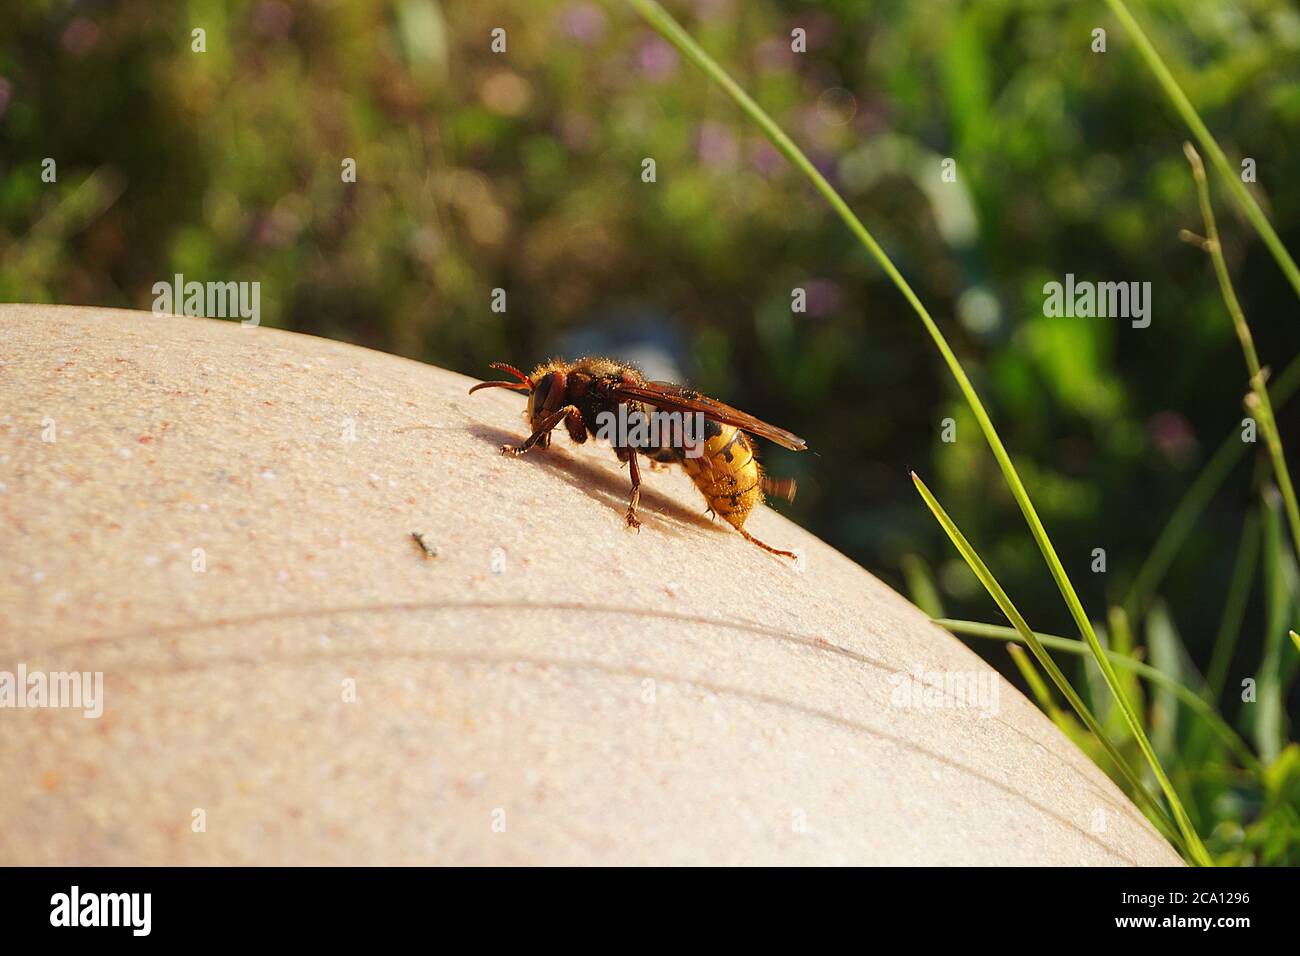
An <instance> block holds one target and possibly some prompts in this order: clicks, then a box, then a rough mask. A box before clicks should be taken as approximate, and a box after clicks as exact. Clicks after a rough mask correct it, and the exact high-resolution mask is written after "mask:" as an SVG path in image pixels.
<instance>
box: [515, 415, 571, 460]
mask: <svg viewBox="0 0 1300 956" xmlns="http://www.w3.org/2000/svg"><path fill="white" fill-rule="evenodd" d="M571 412H572V413H574V414H577V415H581V414H582V413H581V412H580V411H579V410H578V407H577V406H576V405H565V406H564V407H563V408H561V409H560V410H559V411H557V412H552V413H551V414H550V415H547V416H546V418H544V419H543V420H542V423H541V424H540V425H538V426H537V430H536V431H535V432H533V433H532V434H531V435H529V436H528V437H527V438H526V439H524V442H523V444H521V445H502V446H501V454H503V455H522V454H524V452H526V451H528V449H530V448H532V447H533V446H534V445H536V444H537V443H538V442H540V441H541V440H542V439H543V438H546V437H547V436H548V435H550V434H551V430H552V429H554V428H555V426H556V425H558V424H560V422H562V421H564V417H565V416H566V415H568V414H570V413H571Z"/></svg>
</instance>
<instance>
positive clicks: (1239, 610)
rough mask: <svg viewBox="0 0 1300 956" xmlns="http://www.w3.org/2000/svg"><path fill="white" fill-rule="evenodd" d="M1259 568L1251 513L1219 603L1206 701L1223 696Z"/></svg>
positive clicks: (1256, 521)
mask: <svg viewBox="0 0 1300 956" xmlns="http://www.w3.org/2000/svg"><path fill="white" fill-rule="evenodd" d="M1258 565H1259V516H1258V515H1257V514H1256V513H1255V512H1254V511H1248V512H1247V513H1246V523H1245V524H1244V525H1243V526H1242V529H1241V542H1240V544H1238V545H1237V558H1236V560H1235V561H1234V562H1233V567H1232V579H1231V580H1230V581H1229V582H1228V594H1227V597H1226V598H1224V601H1223V616H1222V617H1221V618H1220V619H1219V633H1218V635H1217V636H1216V637H1215V639H1214V651H1213V652H1212V653H1211V655H1210V666H1209V669H1208V670H1207V671H1206V672H1205V684H1206V688H1207V694H1208V696H1209V698H1210V700H1211V701H1212V702H1213V701H1217V700H1218V699H1219V697H1220V696H1222V694H1223V685H1224V682H1225V681H1226V680H1227V679H1228V667H1229V666H1230V665H1231V664H1232V653H1233V651H1234V650H1236V647H1237V639H1238V637H1239V636H1240V635H1241V624H1242V621H1244V620H1245V617H1246V602H1247V601H1249V600H1250V586H1251V582H1252V581H1254V579H1255V569H1256V567H1258Z"/></svg>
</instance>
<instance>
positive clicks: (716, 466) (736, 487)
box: [681, 421, 763, 528]
mask: <svg viewBox="0 0 1300 956" xmlns="http://www.w3.org/2000/svg"><path fill="white" fill-rule="evenodd" d="M715 429H716V432H715ZM705 436H706V440H705V443H704V453H703V454H702V455H700V456H699V457H698V458H688V457H686V456H683V457H682V458H681V464H682V467H683V468H685V469H686V473H687V474H688V475H690V476H691V481H693V482H695V487H696V488H699V489H700V493H701V494H703V495H704V497H705V499H706V500H707V501H708V502H709V508H711V509H712V510H713V511H714V512H716V513H717V514H718V515H721V516H722V517H723V518H725V519H726V520H727V522H728V523H729V524H730V525H731V526H732V527H733V528H741V527H743V526H744V524H745V519H746V518H748V517H749V513H750V512H751V511H753V510H754V508H755V507H756V506H758V505H759V504H761V503H762V501H763V489H762V481H761V479H762V472H761V471H760V470H759V467H758V462H757V461H756V460H755V458H754V448H753V446H752V445H751V444H750V442H749V438H748V437H747V436H746V435H745V433H744V432H742V431H741V430H740V429H738V428H733V427H732V426H730V425H721V424H719V423H717V422H714V421H709V422H708V423H707V427H706V429H705Z"/></svg>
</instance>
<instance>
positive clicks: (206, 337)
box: [0, 306, 1177, 864]
mask: <svg viewBox="0 0 1300 956" xmlns="http://www.w3.org/2000/svg"><path fill="white" fill-rule="evenodd" d="M0 334H2V335H3V346H2V348H0V532H2V534H3V544H2V545H0V609H2V612H3V615H2V619H0V671H5V670H7V671H10V672H14V673H16V670H17V668H18V666H19V665H20V664H24V665H25V666H26V667H27V668H28V670H29V671H36V670H42V671H56V670H61V671H102V672H103V674H104V713H103V716H102V717H100V718H98V719H88V718H86V717H84V716H82V714H81V712H80V711H73V710H67V709H3V710H0V781H3V782H4V783H3V786H0V862H2V863H9V864H13V863H78V864H108V863H125V864H136V863H141V864H152V863H185V864H190V863H376V864H378V863H597V862H599V863H651V862H654V863H905V864H912V863H914V864H1124V863H1130V864H1172V863H1176V862H1177V857H1176V856H1175V854H1174V853H1173V852H1172V850H1170V848H1169V847H1168V846H1167V845H1166V844H1165V843H1164V841H1162V840H1161V839H1160V838H1159V836H1158V835H1156V834H1155V833H1154V831H1153V830H1152V829H1151V828H1150V827H1149V826H1148V825H1147V824H1146V823H1145V821H1143V820H1142V819H1141V818H1140V816H1139V814H1138V813H1137V811H1136V810H1135V809H1134V808H1133V807H1132V806H1131V805H1130V804H1129V803H1128V802H1127V800H1126V799H1125V798H1124V797H1123V796H1122V795H1121V794H1120V793H1119V792H1118V791H1117V790H1116V788H1115V787H1114V786H1112V785H1111V783H1110V782H1109V781H1108V780H1106V779H1105V777H1104V776H1103V775H1102V774H1101V773H1100V772H1099V771H1098V770H1097V769H1096V768H1095V767H1094V766H1093V765H1092V764H1091V763H1090V762H1089V761H1088V760H1087V759H1086V758H1085V757H1084V756H1083V755H1082V754H1080V753H1079V752H1078V751H1076V750H1075V749H1074V748H1073V747H1072V746H1071V745H1070V744H1069V743H1068V742H1067V741H1066V740H1065V739H1064V738H1063V737H1062V736H1061V735H1060V734H1059V733H1058V732H1057V731H1056V730H1055V728H1053V727H1052V726H1051V725H1050V723H1049V722H1048V721H1047V720H1046V719H1045V718H1044V717H1042V716H1041V715H1040V714H1039V712H1038V711H1037V710H1036V709H1035V708H1034V707H1033V706H1032V705H1030V704H1029V703H1028V702H1027V701H1026V700H1025V699H1024V698H1023V697H1022V696H1021V695H1020V694H1019V693H1017V692H1016V691H1015V690H1013V689H1012V688H1011V687H1010V686H1009V685H1006V684H1004V683H1001V682H999V683H998V684H997V685H996V686H997V687H998V697H997V706H996V708H988V709H987V710H988V711H989V712H988V713H987V714H986V713H985V712H982V711H979V710H974V709H971V708H962V707H955V706H903V704H902V703H901V702H900V700H899V697H898V691H899V687H900V675H906V674H911V673H914V672H916V671H917V669H918V668H919V669H920V670H921V671H923V672H944V673H951V672H959V673H964V672H981V673H987V672H989V668H987V666H986V665H984V664H983V663H981V662H980V660H979V659H978V658H977V657H976V655H974V654H973V653H971V652H970V651H968V650H967V649H965V648H964V647H963V646H962V645H961V644H960V643H959V642H958V641H957V640H955V639H954V638H952V637H950V636H948V635H947V634H946V633H945V632H943V631H941V630H939V629H938V628H936V627H934V626H932V625H930V624H929V623H928V622H927V621H926V619H925V618H924V616H923V615H922V614H921V613H920V612H919V611H917V610H916V609H914V608H913V607H912V606H911V605H909V604H908V603H907V602H906V601H904V600H903V599H902V598H900V597H899V596H898V595H896V594H895V593H894V592H892V591H891V590H889V589H888V588H887V587H885V586H884V585H883V584H881V583H880V582H878V581H877V580H876V579H875V578H873V577H871V576H870V575H869V574H867V573H866V572H864V571H863V570H862V569H861V568H859V567H858V566H857V565H855V564H853V563H852V562H850V561H849V560H847V559H846V558H844V557H843V556H841V555H839V554H838V553H836V552H834V551H833V550H831V549H830V548H828V547H826V546H825V545H823V544H821V543H820V542H818V541H817V540H816V539H815V538H813V537H811V536H809V535H808V534H807V533H805V532H803V531H802V530H800V529H799V528H797V527H796V526H794V525H792V524H791V523H789V522H788V521H786V520H785V519H783V518H781V517H779V516H777V515H776V514H774V513H773V512H771V511H767V510H763V511H761V512H759V513H757V514H756V515H755V516H754V517H753V519H752V521H751V525H750V527H751V528H752V529H753V530H754V531H755V532H756V533H757V534H758V535H759V536H760V537H763V538H765V539H767V540H769V541H771V542H772V543H774V544H777V545H780V546H797V547H801V548H803V549H805V551H806V555H807V563H806V569H805V570H804V571H803V573H799V572H798V571H796V570H795V569H793V568H792V567H790V566H789V564H788V563H787V562H784V561H783V560H781V559H778V558H773V557H771V556H769V555H766V554H764V553H762V552H760V551H759V550H758V549H756V548H754V547H753V546H751V545H749V544H747V543H746V542H744V541H743V540H742V539H741V538H740V537H739V536H737V535H735V534H734V533H730V532H729V531H727V530H724V529H723V527H722V526H721V525H711V524H710V523H709V521H708V520H707V519H706V518H705V517H704V516H703V515H702V513H701V512H702V501H701V500H700V499H699V497H698V495H697V494H696V492H695V491H694V489H693V488H692V487H691V486H690V484H689V483H688V482H687V481H686V479H685V478H684V476H682V475H680V474H678V473H677V472H675V471H674V472H654V473H650V472H647V475H646V480H647V483H648V485H647V491H646V494H645V495H644V498H643V501H642V519H643V520H644V522H645V526H644V528H643V529H642V532H641V533H640V534H639V535H638V534H632V533H629V532H627V531H626V530H625V529H624V527H623V522H622V512H623V508H624V506H625V496H626V476H625V474H624V473H623V472H620V471H619V469H618V466H617V463H616V462H615V461H614V459H613V456H612V455H611V454H610V453H609V451H608V449H601V448H597V447H592V446H587V447H582V448H578V447H575V446H573V445H572V444H571V443H569V442H568V440H567V438H565V437H559V438H557V440H556V442H555V445H554V446H553V447H552V449H551V450H550V451H549V452H543V453H541V454H535V455H530V456H528V457H526V458H522V459H517V460H515V459H506V458H503V457H501V455H500V454H499V453H498V446H499V445H500V444H501V443H502V442H503V441H510V440H516V439H517V438H519V437H520V436H522V435H523V433H524V432H523V428H524V424H523V420H522V417H521V411H522V401H521V399H520V398H519V396H517V395H513V394H509V393H505V392H497V391H490V392H486V393H480V394H479V395H476V396H474V397H473V398H470V397H469V396H467V395H466V394H465V392H466V388H467V387H468V385H469V384H471V381H470V380H469V379H466V378H464V377H462V376H459V375H455V374H452V373H449V372H445V371H442V370H439V369H436V368H431V367H429V366H425V365H420V364H417V363H415V362H410V361H406V360H403V359H399V358H394V357H392V356H389V355H383V354H380V353H376V352H369V351H366V350H364V349H359V348H354V347H351V346H347V345H342V344H339V343H335V342H330V341H325V340H322V339H315V338H309V337H305V336H297V335H292V334H289V333H285V332H279V331H274V330H268V329H258V328H242V327H241V326H239V325H238V324H235V323H221V322H214V321H206V320H198V319H183V318H175V317H160V316H154V315H149V314H145V313H134V312H122V311H114V310H105V309H69V308H49V307H30V306H0ZM501 358H502V359H503V360H513V361H515V362H517V363H519V364H528V363H529V359H530V357H529V356H524V355H510V356H501ZM51 425H52V426H53V428H52V430H51V428H50V426H51ZM50 437H53V438H54V440H53V441H46V440H43V438H50ZM349 439H352V440H349ZM412 530H419V531H422V532H423V533H424V534H425V535H426V537H427V540H428V541H429V542H430V543H432V544H434V545H436V546H437V548H438V550H439V554H438V556H437V557H436V558H432V559H426V558H424V557H423V556H422V555H421V554H420V553H419V551H418V549H417V548H416V547H415V545H414V543H413V542H412V541H411V539H410V537H409V533H410V532H411V531H412ZM195 549H201V550H202V558H203V561H204V562H205V564H206V570H204V571H201V572H200V571H196V570H194V567H195V560H196V559H195ZM494 549H500V550H499V551H494ZM348 681H354V682H355V688H356V692H355V698H356V699H355V701H349V700H346V699H345V697H346V696H347V695H346V694H345V686H346V684H345V682H348ZM950 703H951V701H950ZM195 810H202V811H203V819H204V821H205V824H206V828H205V829H204V830H203V831H202V832H195V828H194V826H193V825H192V821H193V820H194V818H195V817H194V811H195Z"/></svg>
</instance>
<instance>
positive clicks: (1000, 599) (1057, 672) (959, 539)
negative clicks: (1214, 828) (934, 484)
mask: <svg viewBox="0 0 1300 956" xmlns="http://www.w3.org/2000/svg"><path fill="white" fill-rule="evenodd" d="M912 481H913V483H914V484H915V485H916V489H917V491H919V492H920V494H921V497H922V498H923V499H924V500H925V503H926V505H927V506H928V507H929V509H930V511H931V512H932V513H933V514H934V516H935V518H936V519H937V520H938V522H939V524H940V525H941V526H942V527H943V530H944V531H945V532H947V534H948V537H949V538H950V539H951V540H952V543H953V544H954V545H955V546H956V548H957V550H958V552H960V554H961V556H962V558H964V559H965V561H966V563H967V564H968V565H970V569H971V570H972V571H974V572H975V576H976V577H977V578H979V580H980V583H981V584H983V585H984V588H985V590H987V591H988V592H989V595H990V596H991V597H992V598H993V600H994V601H995V602H997V605H998V607H999V608H1000V609H1001V610H1002V613H1003V614H1005V615H1006V616H1007V619H1008V620H1009V621H1011V623H1012V624H1013V625H1014V626H1015V629H1016V631H1017V632H1018V633H1019V634H1020V636H1021V637H1022V638H1023V639H1024V643H1025V644H1026V646H1028V648H1029V650H1030V651H1031V652H1032V653H1033V655H1034V657H1035V658H1036V659H1037V661H1038V663H1039V665H1040V666H1041V667H1042V668H1043V670H1044V671H1046V672H1047V676H1048V677H1050V678H1051V679H1052V683H1054V684H1055V685H1056V688H1057V690H1059V691H1060V692H1061V696H1063V697H1064V698H1065V699H1066V700H1067V701H1069V703H1070V706H1071V707H1073V708H1074V712H1075V713H1076V714H1078V715H1079V719H1080V720H1082V721H1083V722H1084V724H1086V725H1087V727H1088V729H1089V730H1090V731H1092V733H1093V736H1095V737H1096V738H1097V740H1098V742H1099V743H1100V744H1101V745H1102V747H1104V748H1105V750H1106V754H1107V755H1108V756H1109V757H1110V758H1111V760H1113V761H1114V762H1115V765H1116V766H1117V767H1118V768H1119V769H1120V771H1121V773H1122V774H1123V775H1124V778H1125V780H1127V781H1128V783H1129V786H1130V787H1132V788H1133V790H1132V792H1133V793H1134V794H1135V796H1137V797H1139V798H1140V799H1141V800H1142V802H1143V803H1144V804H1145V805H1147V806H1148V807H1150V808H1152V809H1153V810H1155V811H1156V812H1157V813H1158V819H1160V820H1161V821H1163V822H1165V823H1166V824H1167V823H1168V816H1167V815H1166V814H1165V813H1164V809H1163V808H1162V807H1160V805H1159V803H1158V802H1157V801H1156V799H1155V798H1154V797H1153V796H1152V795H1151V793H1150V792H1149V791H1148V790H1147V788H1146V787H1145V786H1144V785H1143V784H1142V783H1141V781H1140V780H1139V779H1138V776H1137V774H1136V772H1134V770H1133V768H1132V767H1130V766H1129V764H1128V761H1126V760H1125V759H1124V757H1123V755H1122V754H1120V752H1119V749H1118V748H1117V747H1116V746H1115V744H1114V743H1113V742H1112V741H1111V739H1110V738H1109V737H1108V736H1107V734H1106V732H1105V731H1104V730H1103V729H1102V727H1101V724H1100V723H1099V722H1098V721H1097V718H1096V717H1095V716H1093V713H1092V711H1091V710H1089V709H1088V706H1087V705H1086V704H1085V703H1084V702H1083V700H1082V699H1081V698H1080V697H1079V695H1078V693H1077V692H1076V691H1075V690H1074V688H1073V687H1072V686H1070V682H1069V681H1068V680H1066V677H1065V675H1064V674H1063V673H1061V669H1060V668H1059V667H1057V665H1056V662H1055V661H1053V660H1052V658H1051V655H1049V654H1048V653H1047V649H1046V648H1045V647H1044V646H1043V644H1042V642H1041V641H1039V640H1038V637H1037V635H1036V634H1035V633H1034V631H1032V630H1031V629H1030V627H1029V625H1028V624H1027V623H1026V622H1025V619H1024V617H1023V616H1022V615H1021V614H1020V611H1018V610H1017V609H1016V606H1015V605H1014V604H1012V603H1011V598H1009V597H1008V596H1007V593H1006V591H1004V590H1003V589H1002V585H1000V584H999V583H998V581H997V579H996V578H995V577H993V573H992V572H991V571H989V569H988V566H987V565H985V564H984V561H983V560H982V559H981V558H980V556H979V555H978V554H977V553H976V552H975V549H974V548H973V547H972V546H971V544H970V542H969V541H967V540H966V537H965V535H963V534H962V533H961V531H960V529H958V527H957V525H956V524H955V523H954V522H953V520H952V518H950V517H949V516H948V513H947V512H946V511H944V509H943V506H942V505H940V504H939V501H938V499H936V498H935V497H934V495H933V494H932V493H931V492H930V489H929V488H927V487H926V485H925V482H923V481H922V480H921V479H920V477H918V476H917V475H916V474H915V473H913V475H912ZM1094 639H1095V636H1094ZM1110 673H1111V674H1112V675H1113V673H1114V672H1113V670H1111V671H1110ZM1107 683H1108V684H1110V686H1111V688H1112V692H1114V693H1115V696H1116V698H1117V700H1119V701H1120V704H1121V706H1124V705H1125V704H1126V703H1127V701H1126V700H1125V699H1124V695H1123V693H1122V691H1120V689H1119V686H1118V684H1117V683H1116V682H1114V681H1113V680H1108V681H1107ZM1135 736H1136V735H1135ZM1142 739H1143V740H1145V739H1146V738H1145V735H1144V736H1143V738H1142ZM1147 746H1148V747H1150V744H1149V743H1148V744H1147ZM1153 758H1154V754H1152V755H1151V756H1150V757H1148V758H1147V759H1148V760H1152V759H1153ZM1158 766H1159V765H1158V764H1157V765H1156V767H1153V768H1152V769H1153V770H1157V773H1158V777H1163V778H1164V780H1165V782H1166V783H1167V782H1168V778H1167V777H1164V771H1163V770H1159V769H1158ZM1170 793H1172V787H1171V788H1170V789H1169V791H1168V792H1167V793H1166V797H1167V798H1168V797H1169V794H1170ZM1170 806H1171V807H1172V808H1173V811H1174V817H1175V819H1176V820H1178V831H1180V832H1181V834H1182V838H1181V839H1180V840H1178V841H1177V842H1178V843H1179V844H1180V846H1181V847H1182V849H1183V851H1184V852H1185V853H1186V854H1187V855H1188V856H1189V857H1190V858H1191V859H1192V861H1193V862H1195V863H1198V864H1201V865H1204V866H1208V865H1210V858H1209V854H1208V853H1207V852H1206V850H1205V847H1204V846H1203V845H1202V843H1201V840H1200V837H1199V836H1197V834H1196V831H1195V829H1194V828H1192V826H1191V823H1190V820H1188V818H1187V813H1186V811H1185V810H1184V809H1183V806H1182V803H1181V802H1179V800H1178V795H1177V794H1176V793H1173V795H1172V798H1170ZM1166 835H1169V834H1168V831H1167V834H1166Z"/></svg>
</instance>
